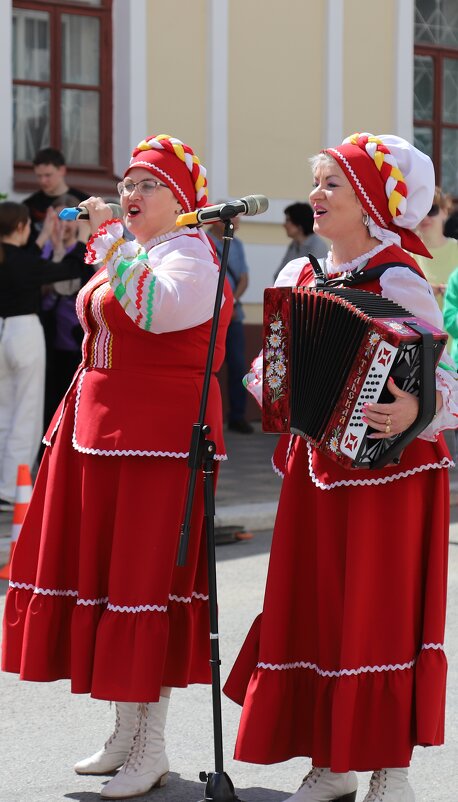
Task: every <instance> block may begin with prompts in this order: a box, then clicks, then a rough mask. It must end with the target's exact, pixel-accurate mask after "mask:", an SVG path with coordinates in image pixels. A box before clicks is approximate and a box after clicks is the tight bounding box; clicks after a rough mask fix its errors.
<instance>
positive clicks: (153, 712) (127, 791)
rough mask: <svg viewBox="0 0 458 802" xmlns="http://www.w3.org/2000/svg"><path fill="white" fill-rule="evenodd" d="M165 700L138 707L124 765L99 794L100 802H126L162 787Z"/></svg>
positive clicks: (165, 766) (166, 765)
mask: <svg viewBox="0 0 458 802" xmlns="http://www.w3.org/2000/svg"><path fill="white" fill-rule="evenodd" d="M168 705H169V700H168V697H166V696H160V697H159V701H158V702H152V703H150V704H141V705H138V712H137V731H136V733H135V736H134V741H133V744H132V747H131V750H130V752H129V755H128V757H127V760H126V762H125V763H124V765H123V766H122V768H120V770H119V771H118V773H117V774H116V776H115V777H113V779H111V780H110V782H108V783H107V784H106V785H105V786H104V788H102V791H101V793H100V795H101V797H102V798H103V799H129V798H130V797H133V796H140V795H141V794H146V793H147V792H148V791H149V790H150V789H151V788H153V787H156V786H162V785H165V784H166V782H167V777H168V773H169V761H168V759H167V755H166V754H165V740H164V729H165V720H166V717H167V708H168Z"/></svg>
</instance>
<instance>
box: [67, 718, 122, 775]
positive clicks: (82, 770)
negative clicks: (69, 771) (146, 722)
mask: <svg viewBox="0 0 458 802" xmlns="http://www.w3.org/2000/svg"><path fill="white" fill-rule="evenodd" d="M136 723H137V705H136V704H135V702H116V722H115V728H114V731H113V733H112V734H111V735H110V737H109V738H108V741H106V743H105V744H104V746H103V747H102V749H100V750H99V751H98V752H96V753H95V754H94V755H91V756H90V757H86V758H84V760H80V761H79V762H78V763H76V764H75V767H74V768H75V771H76V773H77V774H109V773H110V772H111V771H114V770H115V769H119V767H120V766H122V764H123V763H124V762H125V760H126V758H127V755H128V754H129V751H130V747H131V746H132V741H133V739H134V735H135V729H136Z"/></svg>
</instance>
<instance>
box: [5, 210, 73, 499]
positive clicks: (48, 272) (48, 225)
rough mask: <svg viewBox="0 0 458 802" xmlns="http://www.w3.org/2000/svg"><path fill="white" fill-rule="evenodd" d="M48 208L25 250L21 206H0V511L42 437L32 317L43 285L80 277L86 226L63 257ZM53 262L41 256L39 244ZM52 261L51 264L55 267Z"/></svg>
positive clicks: (25, 213) (36, 328)
mask: <svg viewBox="0 0 458 802" xmlns="http://www.w3.org/2000/svg"><path fill="white" fill-rule="evenodd" d="M57 222H58V221H57V215H56V213H55V211H54V210H53V209H49V210H48V212H47V214H46V217H45V221H44V225H43V228H42V231H41V232H40V234H39V235H38V237H37V239H36V241H35V243H34V245H32V246H30V247H25V245H26V243H27V241H28V239H29V235H30V217H29V210H28V208H27V206H25V205H24V204H23V203H13V202H11V201H5V202H4V203H0V243H1V244H0V509H1V510H4V511H8V510H12V509H13V504H14V498H15V491H16V476H17V467H18V465H21V464H24V465H28V466H29V468H30V469H32V467H33V464H34V462H35V459H36V456H37V453H38V449H39V445H40V439H41V436H42V434H43V402H44V382H45V342H44V334H43V329H42V327H41V324H40V320H39V317H38V314H39V311H40V303H41V289H42V287H43V285H45V284H49V283H51V282H53V281H57V280H58V279H75V278H80V277H81V276H82V275H83V273H84V270H85V266H84V263H83V259H84V253H85V243H86V240H87V234H88V227H87V224H86V226H83V225H82V224H79V225H78V231H77V239H78V242H77V243H76V244H75V248H74V250H73V251H72V253H70V254H68V255H67V256H66V255H65V253H64V251H63V249H62V246H61V242H60V238H59V234H58V226H57ZM48 240H51V242H52V244H53V259H52V261H50V260H49V259H43V258H42V249H43V248H44V245H45V243H46V242H47V241H48ZM56 263H57V264H56Z"/></svg>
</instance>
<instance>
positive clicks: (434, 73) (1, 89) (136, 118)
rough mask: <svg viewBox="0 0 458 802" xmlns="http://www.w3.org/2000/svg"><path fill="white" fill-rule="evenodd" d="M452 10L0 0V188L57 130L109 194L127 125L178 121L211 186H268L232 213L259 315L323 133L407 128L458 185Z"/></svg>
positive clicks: (327, 2) (442, 5) (54, 141)
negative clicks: (255, 213) (256, 202)
mask: <svg viewBox="0 0 458 802" xmlns="http://www.w3.org/2000/svg"><path fill="white" fill-rule="evenodd" d="M456 17H457V12H456V0H417V2H416V3H415V2H414V0H385V2H384V3H383V5H382V6H381V5H380V2H378V0H377V1H376V0H366V1H365V2H364V3H361V2H360V0H318V2H313V3H312V2H309V0H285V2H284V3H278V2H277V0H193V2H192V3H189V2H187V0H175V3H173V4H170V3H164V2H160V0H135V2H133V0H66V1H64V2H58V0H0V19H2V26H1V30H0V74H1V75H2V80H1V85H0V105H1V109H2V114H3V125H2V148H1V151H0V192H3V193H7V194H8V196H9V197H15V198H20V197H23V196H24V194H25V193H27V192H30V191H31V190H32V189H33V188H34V182H33V172H32V168H31V159H32V157H33V153H34V152H35V151H36V149H38V148H39V147H44V146H46V145H53V146H55V147H59V148H61V149H62V150H63V152H64V153H65V155H66V158H67V162H68V164H69V173H70V178H71V183H72V184H73V185H75V186H80V187H81V188H82V189H86V190H87V191H89V192H91V193H96V194H102V195H103V196H104V197H107V198H109V199H111V198H113V197H114V193H115V185H116V177H117V176H119V175H122V173H123V171H124V169H125V166H126V164H127V160H128V157H129V154H130V151H131V150H132V148H133V147H134V146H135V145H136V144H137V142H138V141H140V140H141V139H142V138H143V137H144V136H145V135H148V134H152V133H159V132H163V133H172V134H174V135H176V136H178V137H179V138H181V139H183V140H184V141H187V142H189V143H190V144H191V145H192V146H193V147H194V148H195V150H196V152H197V153H198V154H199V156H200V157H201V160H202V161H203V163H204V164H205V165H206V167H207V170H208V178H209V189H210V193H209V197H210V199H213V200H217V199H222V198H230V197H232V198H234V197H243V196H244V195H247V194H257V193H259V194H263V195H267V197H268V198H269V203H270V205H269V209H268V211H267V212H266V213H265V214H263V215H260V216H259V217H255V218H250V219H249V220H248V219H247V218H246V219H245V220H243V224H242V226H241V229H240V236H241V238H242V239H243V241H244V242H245V245H246V251H247V257H248V261H249V265H250V286H249V288H248V290H247V292H246V295H245V297H244V302H245V308H246V311H247V321H248V324H250V323H252V324H255V323H256V324H257V323H259V321H260V314H261V304H262V292H263V289H264V287H265V286H268V285H269V284H270V283H271V281H272V276H273V273H274V271H275V269H276V267H277V265H278V263H279V262H280V260H281V257H282V255H283V253H284V251H285V249H286V247H287V245H288V242H287V238H286V235H285V232H284V229H283V225H282V224H283V219H284V216H283V209H284V207H285V206H286V205H288V204H289V203H291V202H294V201H295V200H306V199H307V197H308V193H309V191H310V188H311V175H310V169H309V165H308V158H309V157H310V156H311V155H313V154H314V153H316V152H317V151H318V150H319V149H320V148H322V147H323V146H327V145H332V144H336V143H339V142H341V140H342V139H343V137H344V136H346V135H348V134H350V133H352V132H354V131H358V130H360V131H371V132H372V133H383V132H393V133H397V134H399V135H401V136H405V137H406V138H407V139H412V137H413V136H414V132H415V138H416V141H418V143H419V144H420V146H423V148H424V149H426V150H429V151H430V152H431V155H433V157H434V158H435V160H437V163H438V165H439V167H440V168H441V169H442V171H443V172H444V173H446V174H447V176H448V177H447V179H446V180H447V182H448V185H449V186H450V189H452V191H453V192H455V194H456V195H458V186H457V184H458V176H455V178H453V175H452V177H451V178H450V177H449V176H450V174H453V170H454V169H455V171H456V172H457V173H458V160H457V159H458V157H457V159H455V156H454V147H455V143H456V148H455V153H458V139H457V137H458V90H457V87H458V71H457V70H456V69H455V68H456V66H457V65H458V22H457V20H456ZM414 54H415V58H414ZM414 101H415V102H414ZM438 132H439V133H438ZM455 179H456V180H455Z"/></svg>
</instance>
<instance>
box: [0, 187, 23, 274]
mask: <svg viewBox="0 0 458 802" xmlns="http://www.w3.org/2000/svg"><path fill="white" fill-rule="evenodd" d="M29 217H30V214H29V209H28V207H27V206H26V205H25V203H16V202H15V201H3V203H0V264H2V263H3V262H4V259H5V252H4V249H3V246H2V244H1V240H2V239H3V237H7V236H9V234H12V233H13V231H15V229H16V228H17V227H18V225H19V223H22V224H23V225H25V224H26V223H27V220H28V219H29Z"/></svg>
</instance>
